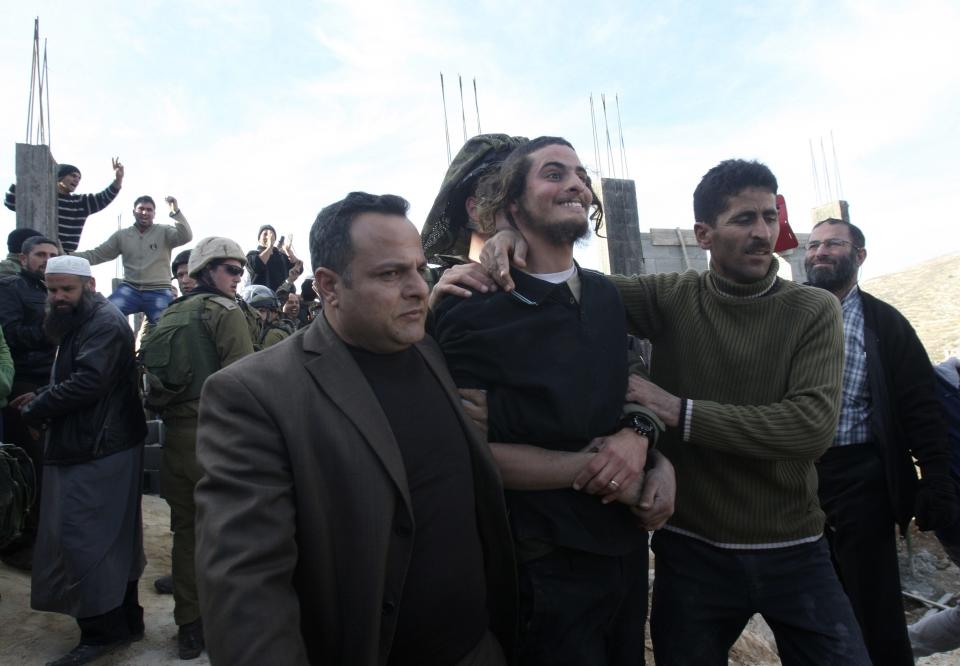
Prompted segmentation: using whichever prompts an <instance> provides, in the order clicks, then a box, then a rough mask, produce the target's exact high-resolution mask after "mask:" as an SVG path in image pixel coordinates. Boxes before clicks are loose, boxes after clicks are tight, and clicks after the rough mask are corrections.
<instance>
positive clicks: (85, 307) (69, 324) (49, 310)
mask: <svg viewBox="0 0 960 666" xmlns="http://www.w3.org/2000/svg"><path fill="white" fill-rule="evenodd" d="M96 299H97V295H96V292H93V291H89V290H87V289H84V290H83V293H82V294H81V295H80V301H79V302H78V303H77V304H76V305H73V306H71V307H70V308H69V309H67V310H61V311H58V310H56V309H54V308H53V306H52V305H51V304H50V303H47V305H46V308H45V314H44V317H43V332H44V333H45V334H46V335H47V337H48V338H50V339H51V340H53V341H54V342H55V343H57V344H58V345H59V344H60V343H61V342H62V341H63V339H64V338H65V337H66V336H67V334H68V333H70V331H72V330H74V329H75V328H76V327H77V326H79V325H80V322H82V321H83V320H84V319H85V318H86V316H87V314H88V313H89V312H90V310H91V309H92V308H93V305H94V303H95V302H96Z"/></svg>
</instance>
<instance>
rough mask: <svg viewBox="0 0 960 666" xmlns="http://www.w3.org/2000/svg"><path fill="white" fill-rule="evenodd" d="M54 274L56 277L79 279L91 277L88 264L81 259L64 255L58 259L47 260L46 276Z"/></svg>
mask: <svg viewBox="0 0 960 666" xmlns="http://www.w3.org/2000/svg"><path fill="white" fill-rule="evenodd" d="M51 273H56V274H58V275H79V276H80V277H93V273H92V272H91V271H90V262H89V261H87V260H86V259H84V258H83V257H74V256H72V255H69V254H65V255H63V256H60V257H50V258H49V259H47V271H46V274H47V275H50V274H51Z"/></svg>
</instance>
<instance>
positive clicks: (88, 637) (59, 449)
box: [11, 256, 146, 666]
mask: <svg viewBox="0 0 960 666" xmlns="http://www.w3.org/2000/svg"><path fill="white" fill-rule="evenodd" d="M46 285H47V315H46V317H45V319H44V324H43V327H44V331H45V332H46V334H47V336H48V337H50V338H51V339H53V340H55V341H56V342H57V343H58V345H59V347H58V349H57V357H56V360H55V361H54V365H53V371H52V375H51V383H50V384H49V385H47V386H45V387H42V388H41V389H39V390H38V391H37V392H36V393H27V394H25V395H22V396H20V397H19V398H17V399H16V400H14V401H13V403H11V404H12V405H13V406H14V407H16V408H17V409H19V410H20V411H21V415H22V417H23V419H24V420H25V421H26V422H27V423H28V424H29V425H31V426H32V427H34V428H45V429H46V430H47V432H46V439H45V442H44V450H43V459H44V468H43V477H44V484H45V487H44V495H43V500H42V501H41V504H40V525H39V530H38V533H37V542H36V545H35V548H34V557H33V585H32V590H31V600H30V601H31V606H32V607H33V608H34V609H36V610H43V611H53V612H58V613H65V614H68V615H71V616H73V617H75V618H76V619H77V624H79V625H80V631H81V635H80V644H79V645H77V647H76V648H74V649H73V650H72V651H70V652H69V653H68V654H66V655H64V656H63V657H61V658H60V659H58V660H56V661H53V662H50V663H52V664H54V665H55V666H60V665H61V664H83V663H87V662H88V661H92V660H93V659H96V658H97V657H99V656H101V655H103V654H105V653H107V652H109V651H111V650H113V649H114V648H117V647H120V646H122V645H124V644H126V643H128V642H129V641H131V640H137V639H138V638H141V637H142V636H143V609H142V608H141V607H140V605H139V603H138V599H137V581H138V580H139V578H140V574H141V573H142V572H143V566H144V563H145V560H144V557H143V531H142V524H141V515H140V492H141V470H142V469H143V461H142V456H143V446H142V445H143V438H144V436H145V435H146V423H145V419H144V413H143V409H142V408H141V406H140V399H139V396H138V394H137V370H136V366H135V363H134V350H133V331H132V330H131V328H130V326H129V325H128V324H127V321H126V319H125V317H124V316H123V315H122V314H121V313H120V311H119V310H118V309H117V308H116V307H115V306H114V305H112V304H111V303H110V302H109V301H107V300H106V299H105V298H104V297H103V296H101V295H100V294H98V293H97V292H96V291H95V289H96V284H95V282H94V279H93V277H92V276H91V274H90V264H89V263H88V262H87V261H86V259H82V258H80V257H72V256H65V257H54V258H52V259H50V260H49V261H48V262H47V268H46Z"/></svg>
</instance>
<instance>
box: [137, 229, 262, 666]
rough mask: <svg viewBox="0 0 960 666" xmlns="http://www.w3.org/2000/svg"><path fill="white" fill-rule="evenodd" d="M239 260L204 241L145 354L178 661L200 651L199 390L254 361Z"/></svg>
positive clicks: (228, 243)
mask: <svg viewBox="0 0 960 666" xmlns="http://www.w3.org/2000/svg"><path fill="white" fill-rule="evenodd" d="M245 263H246V256H245V254H244V252H243V250H242V249H241V247H240V246H239V245H238V244H237V243H236V242H234V241H232V240H230V239H228V238H220V237H209V238H204V239H203V240H201V241H200V242H199V243H197V245H196V247H194V248H193V250H192V251H191V253H190V260H189V263H188V272H189V275H190V277H191V278H193V279H194V280H196V287H194V289H193V290H192V291H190V293H188V294H186V295H185V296H183V297H181V298H178V299H177V300H175V301H174V302H173V303H171V304H170V305H169V307H168V308H167V309H166V310H165V311H164V312H163V315H162V316H161V317H160V320H159V321H158V322H157V327H156V329H155V330H154V331H153V332H152V333H151V335H150V338H149V341H148V343H147V346H146V348H145V349H144V366H145V368H146V371H147V373H148V383H153V384H154V386H151V388H150V389H148V395H147V403H148V406H150V403H151V399H152V398H151V394H152V393H153V391H154V389H155V388H159V390H165V391H166V398H165V400H166V404H165V405H163V406H162V407H161V409H160V411H161V414H162V416H163V421H164V425H165V428H166V435H165V439H164V449H163V460H162V462H161V466H160V488H161V491H162V493H163V496H164V498H165V499H166V500H167V503H168V504H169V505H170V512H171V518H172V521H171V522H172V527H173V558H172V559H173V596H174V611H173V615H174V620H175V621H176V623H177V625H178V626H179V631H178V635H177V640H178V647H179V653H180V658H181V659H193V658H195V657H197V656H199V654H200V653H201V652H202V651H203V624H202V621H201V618H200V606H199V603H198V600H197V586H196V576H195V573H194V563H193V552H194V513H195V508H194V503H193V489H194V486H195V485H196V483H197V481H198V480H199V479H200V475H201V474H200V469H199V467H198V466H197V459H196V439H197V413H198V410H199V404H200V389H201V388H202V387H203V383H204V381H205V380H206V379H207V377H209V376H210V375H211V374H213V373H214V372H216V371H217V370H219V369H221V368H223V367H225V366H227V365H229V364H231V363H233V362H234V361H236V360H237V359H239V358H242V357H243V356H246V355H247V354H251V353H253V344H252V341H251V337H250V329H249V328H248V325H247V320H246V318H245V317H244V314H243V311H242V309H241V306H240V305H239V304H238V302H237V300H236V295H237V285H238V284H239V283H240V279H241V277H242V275H243V267H244V264H245Z"/></svg>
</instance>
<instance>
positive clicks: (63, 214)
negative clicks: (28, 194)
mask: <svg viewBox="0 0 960 666" xmlns="http://www.w3.org/2000/svg"><path fill="white" fill-rule="evenodd" d="M119 193H120V190H119V189H118V188H117V187H115V186H114V185H113V183H110V185H108V186H107V189H105V190H104V191H103V192H98V193H97V194H64V193H62V192H59V191H58V192H57V219H58V229H57V232H58V234H59V237H60V238H59V240H60V244H61V245H62V246H63V250H64V252H73V251H74V250H76V249H77V245H79V244H80V234H81V232H82V231H83V225H84V224H86V222H87V217H89V216H90V215H93V214H94V213H96V212H97V211H100V210H103V209H104V208H106V207H107V206H108V205H109V204H110V202H111V201H113V200H114V199H115V198H116V197H117V195H118V194H119ZM3 205H4V206H6V207H7V208H9V209H10V210H16V209H17V195H16V187H15V186H14V185H11V186H10V189H9V190H8V191H7V195H6V197H4V200H3Z"/></svg>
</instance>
